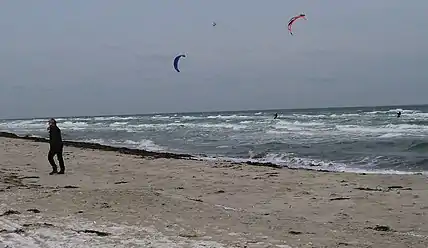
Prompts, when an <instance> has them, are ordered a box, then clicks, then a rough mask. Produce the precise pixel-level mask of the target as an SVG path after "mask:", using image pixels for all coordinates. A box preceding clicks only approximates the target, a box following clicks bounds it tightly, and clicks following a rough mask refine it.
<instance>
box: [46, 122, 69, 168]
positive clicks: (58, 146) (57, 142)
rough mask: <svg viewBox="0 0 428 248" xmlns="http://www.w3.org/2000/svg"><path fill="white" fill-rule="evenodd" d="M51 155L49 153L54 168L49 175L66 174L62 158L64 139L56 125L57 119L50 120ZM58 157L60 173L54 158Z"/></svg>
mask: <svg viewBox="0 0 428 248" xmlns="http://www.w3.org/2000/svg"><path fill="white" fill-rule="evenodd" d="M48 130H49V146H50V148H49V153H48V160H49V163H50V164H51V166H52V172H51V173H49V175H53V174H64V172H65V167H64V159H63V157H62V149H63V143H62V137H61V130H60V129H59V128H58V126H57V125H56V121H55V119H53V118H52V119H50V120H49V127H48ZM55 155H56V156H57V158H58V162H59V168H60V170H59V172H58V168H57V166H56V164H55V160H54V156H55Z"/></svg>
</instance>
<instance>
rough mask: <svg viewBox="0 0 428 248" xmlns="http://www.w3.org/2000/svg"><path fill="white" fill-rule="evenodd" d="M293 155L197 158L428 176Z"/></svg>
mask: <svg viewBox="0 0 428 248" xmlns="http://www.w3.org/2000/svg"><path fill="white" fill-rule="evenodd" d="M292 155H293V154H291V153H290V154H275V153H269V154H266V155H265V156H264V157H263V158H260V159H254V158H231V157H221V156H219V157H198V159H201V160H207V161H223V162H235V163H246V162H253V163H254V162H255V163H272V164H275V165H278V166H284V167H288V168H294V169H308V170H314V171H320V170H323V171H324V170H325V171H330V172H347V173H366V174H386V175H415V174H422V175H428V171H419V172H411V171H398V170H393V169H374V168H371V167H369V168H365V169H364V168H356V167H350V166H348V165H346V164H345V163H334V162H326V161H322V160H317V159H310V158H299V157H292Z"/></svg>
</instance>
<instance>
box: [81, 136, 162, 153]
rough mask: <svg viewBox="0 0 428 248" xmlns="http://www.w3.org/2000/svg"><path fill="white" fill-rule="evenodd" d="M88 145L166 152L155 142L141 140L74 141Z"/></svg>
mask: <svg viewBox="0 0 428 248" xmlns="http://www.w3.org/2000/svg"><path fill="white" fill-rule="evenodd" d="M75 141H82V142H88V143H95V144H100V145H107V146H114V147H128V148H137V149H142V150H146V151H152V152H160V151H166V150H167V149H166V148H165V147H162V146H160V145H157V144H156V143H155V142H153V141H152V140H149V139H141V140H139V141H135V140H124V141H123V140H106V139H83V140H75Z"/></svg>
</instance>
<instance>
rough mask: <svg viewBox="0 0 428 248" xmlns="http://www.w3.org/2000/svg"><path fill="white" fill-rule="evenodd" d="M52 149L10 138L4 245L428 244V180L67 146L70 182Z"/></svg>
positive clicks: (4, 155) (2, 145)
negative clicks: (53, 165)
mask: <svg viewBox="0 0 428 248" xmlns="http://www.w3.org/2000/svg"><path fill="white" fill-rule="evenodd" d="M1 135H3V136H5V135H11V134H4V133H3V134H1ZM34 141H36V142H34ZM45 141H46V140H43V139H39V138H33V137H26V138H22V137H18V138H17V137H16V136H15V135H13V134H12V135H11V136H10V137H1V138H0V165H1V167H0V178H1V179H0V192H1V194H2V201H1V204H0V215H2V216H0V230H1V231H0V243H4V244H9V245H11V247H282V248H289V247H292V248H295V247H317V248H318V247H320V248H321V247H361V248H362V247H380V248H383V247H385V248H386V247H388V248H395V247H397V248H398V247H427V246H428V221H427V220H428V219H427V217H426V209H428V194H427V193H428V190H427V189H426V177H425V176H423V175H377V174H356V173H343V172H320V171H311V170H302V169H299V170H290V169H278V168H272V167H267V166H249V165H248V164H246V163H241V164H239V163H228V162H222V161H203V160H194V159H190V158H189V157H186V156H184V157H182V158H174V159H171V158H172V157H168V158H166V157H161V156H159V155H157V156H156V155H155V154H152V153H145V154H143V155H142V154H139V153H137V152H136V151H133V150H129V151H130V152H128V150H126V149H125V150H124V149H121V148H114V149H117V150H111V149H112V148H106V149H107V150H102V149H97V147H93V146H89V145H87V144H84V145H82V143H66V147H65V148H64V157H65V165H66V174H65V175H54V176H49V175H48V172H49V171H50V166H49V164H48V162H47V158H46V155H47V151H48V144H47V143H46V142H45ZM73 145H76V146H77V145H82V147H80V148H78V147H73ZM83 146H86V147H83ZM124 151H125V152H124ZM132 152H135V153H134V154H132ZM72 244H73V245H72ZM14 245H15V246H14Z"/></svg>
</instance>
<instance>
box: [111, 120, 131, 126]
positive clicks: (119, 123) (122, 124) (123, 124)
mask: <svg viewBox="0 0 428 248" xmlns="http://www.w3.org/2000/svg"><path fill="white" fill-rule="evenodd" d="M127 124H128V122H118V121H117V122H113V123H111V124H110V125H109V126H110V127H121V126H125V125H127Z"/></svg>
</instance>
